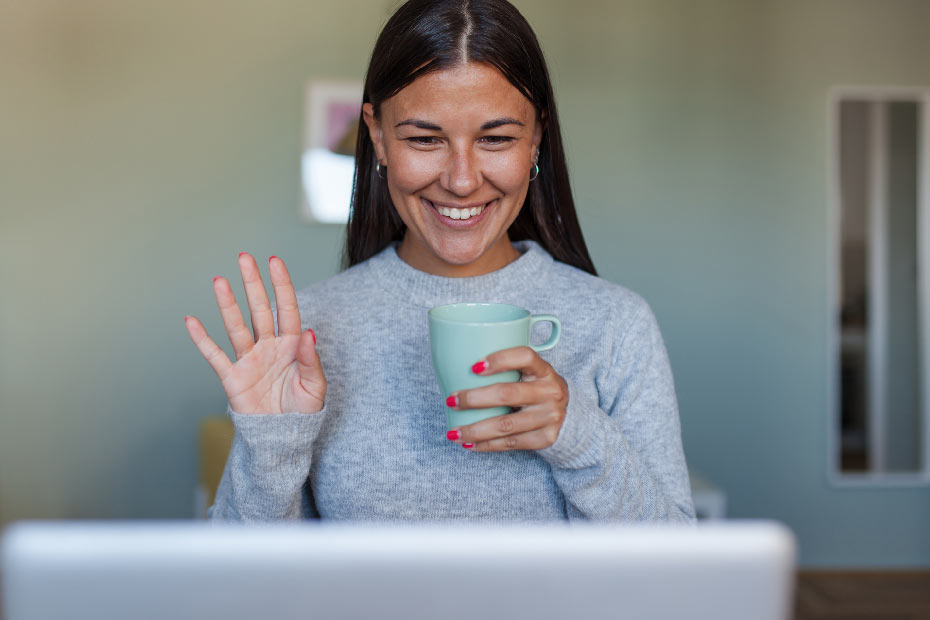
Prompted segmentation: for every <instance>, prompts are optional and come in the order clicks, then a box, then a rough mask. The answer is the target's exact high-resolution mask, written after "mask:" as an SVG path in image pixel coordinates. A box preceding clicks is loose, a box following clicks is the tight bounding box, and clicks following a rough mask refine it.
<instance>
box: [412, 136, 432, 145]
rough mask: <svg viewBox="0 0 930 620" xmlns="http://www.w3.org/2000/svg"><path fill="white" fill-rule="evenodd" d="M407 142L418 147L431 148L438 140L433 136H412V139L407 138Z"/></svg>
mask: <svg viewBox="0 0 930 620" xmlns="http://www.w3.org/2000/svg"><path fill="white" fill-rule="evenodd" d="M407 142H411V143H413V144H417V145H420V146H433V145H435V144H438V140H437V139H436V138H434V137H433V136H414V137H412V138H407Z"/></svg>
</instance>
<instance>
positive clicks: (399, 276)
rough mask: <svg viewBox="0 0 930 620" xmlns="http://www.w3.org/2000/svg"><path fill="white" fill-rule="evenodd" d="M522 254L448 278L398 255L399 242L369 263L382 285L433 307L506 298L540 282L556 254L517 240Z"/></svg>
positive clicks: (405, 298) (413, 302)
mask: <svg viewBox="0 0 930 620" xmlns="http://www.w3.org/2000/svg"><path fill="white" fill-rule="evenodd" d="M513 245H514V247H515V248H517V251H519V252H520V257H519V258H518V259H517V260H515V261H513V262H512V263H510V264H508V265H506V266H505V267H503V268H501V269H498V270H497V271H492V272H491V273H487V274H484V275H482V276H474V277H470V278H447V277H445V276H436V275H433V274H430V273H426V272H425V271H420V270H418V269H415V268H413V267H411V266H410V265H408V264H407V263H405V262H404V261H403V259H402V258H400V257H399V256H398V255H397V243H394V244H392V245H390V246H388V247H387V248H385V249H384V250H382V251H381V252H380V253H378V254H376V255H375V256H373V257H371V258H370V259H368V261H367V262H366V263H365V264H366V266H367V268H368V269H369V270H370V273H371V274H372V275H374V277H375V278H376V280H377V282H378V285H379V286H381V288H383V289H384V290H385V291H387V292H388V293H390V294H391V295H394V296H396V297H399V298H401V299H403V300H404V301H407V302H409V303H412V304H416V305H419V306H426V307H428V308H432V307H433V306H438V305H442V304H451V303H459V302H465V301H478V302H502V301H505V300H507V299H511V298H513V297H514V295H519V294H520V293H522V292H525V291H529V290H530V289H531V288H533V286H535V285H536V284H538V283H539V282H540V280H541V279H542V277H543V274H544V272H545V270H546V269H547V268H548V267H549V266H550V265H551V264H552V262H553V259H552V257H551V256H550V255H549V254H548V253H547V252H546V251H545V250H544V249H543V248H542V247H540V245H539V244H538V243H536V242H535V241H530V240H524V241H515V242H514V244H513Z"/></svg>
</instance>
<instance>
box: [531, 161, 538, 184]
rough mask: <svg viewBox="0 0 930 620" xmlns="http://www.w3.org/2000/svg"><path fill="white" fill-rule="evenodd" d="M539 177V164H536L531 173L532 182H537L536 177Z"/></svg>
mask: <svg viewBox="0 0 930 620" xmlns="http://www.w3.org/2000/svg"><path fill="white" fill-rule="evenodd" d="M538 176H539V164H537V163H534V164H533V169H532V171H530V181H535V180H536V177H538Z"/></svg>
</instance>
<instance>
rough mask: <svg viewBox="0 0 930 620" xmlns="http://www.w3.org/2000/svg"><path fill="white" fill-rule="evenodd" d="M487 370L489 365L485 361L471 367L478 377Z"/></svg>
mask: <svg viewBox="0 0 930 620" xmlns="http://www.w3.org/2000/svg"><path fill="white" fill-rule="evenodd" d="M487 369H488V363H487V362H486V361H484V360H481V361H480V362H478V363H477V364H475V365H474V366H472V367H471V371H472V372H473V373H475V374H476V375H480V374H481V373H483V372H484V371H485V370H487Z"/></svg>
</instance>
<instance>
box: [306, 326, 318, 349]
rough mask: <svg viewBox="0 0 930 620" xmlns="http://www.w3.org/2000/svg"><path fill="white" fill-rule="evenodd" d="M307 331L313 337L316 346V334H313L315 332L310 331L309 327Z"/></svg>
mask: <svg viewBox="0 0 930 620" xmlns="http://www.w3.org/2000/svg"><path fill="white" fill-rule="evenodd" d="M307 331H308V332H310V335H311V336H313V345H314V346H316V334H315V333H313V330H312V329H310V328H309V327H308V328H307Z"/></svg>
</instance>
